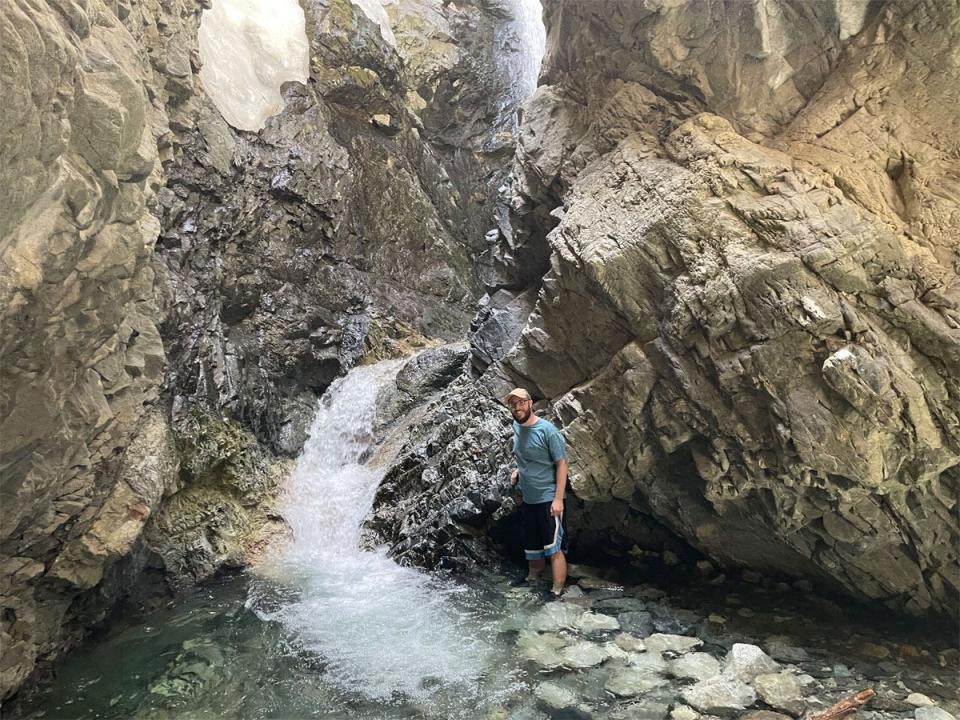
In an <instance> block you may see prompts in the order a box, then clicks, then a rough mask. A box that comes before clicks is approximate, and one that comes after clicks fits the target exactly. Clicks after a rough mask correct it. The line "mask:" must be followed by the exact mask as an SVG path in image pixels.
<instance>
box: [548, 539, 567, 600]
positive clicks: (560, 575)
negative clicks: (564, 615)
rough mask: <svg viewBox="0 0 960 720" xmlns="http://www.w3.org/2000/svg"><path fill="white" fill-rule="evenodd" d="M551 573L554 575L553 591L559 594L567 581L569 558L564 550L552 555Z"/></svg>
mask: <svg viewBox="0 0 960 720" xmlns="http://www.w3.org/2000/svg"><path fill="white" fill-rule="evenodd" d="M550 574H551V575H553V592H555V593H556V594H558V595H559V594H560V593H562V592H563V586H564V584H565V583H566V582H567V558H565V557H564V556H563V551H562V550H561V551H559V552H555V553H554V554H553V555H551V556H550Z"/></svg>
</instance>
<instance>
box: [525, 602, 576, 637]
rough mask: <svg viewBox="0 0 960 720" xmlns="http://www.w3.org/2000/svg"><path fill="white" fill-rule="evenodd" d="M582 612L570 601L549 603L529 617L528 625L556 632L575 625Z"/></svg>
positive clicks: (535, 628) (543, 630)
mask: <svg viewBox="0 0 960 720" xmlns="http://www.w3.org/2000/svg"><path fill="white" fill-rule="evenodd" d="M583 612H584V611H583V608H581V607H578V606H577V605H572V604H570V603H564V602H553V603H549V604H548V605H544V606H543V609H541V610H540V611H539V612H538V613H537V614H536V615H534V616H533V617H532V618H531V619H530V624H529V627H530V629H531V630H539V631H541V632H557V631H558V630H563V629H565V628H573V627H576V624H577V621H578V620H579V619H580V616H581V615H583Z"/></svg>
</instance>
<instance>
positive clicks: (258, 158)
mask: <svg viewBox="0 0 960 720" xmlns="http://www.w3.org/2000/svg"><path fill="white" fill-rule="evenodd" d="M368 6H369V4H359V3H358V4H353V3H350V2H348V1H347V0H332V1H331V2H329V3H327V2H314V3H307V4H305V5H304V10H305V13H306V26H307V35H308V37H309V39H310V46H311V47H310V55H311V69H310V73H311V78H310V82H309V83H308V84H307V85H306V86H303V85H299V84H288V85H285V86H284V92H285V96H286V101H287V106H286V109H285V110H284V112H283V113H281V114H280V115H278V116H276V117H274V118H271V119H269V120H268V121H267V123H266V126H265V128H264V129H263V130H262V131H261V132H260V133H259V134H258V135H252V134H249V133H243V132H237V131H235V130H234V129H232V128H230V127H229V126H228V125H227V123H226V122H225V121H224V120H223V119H222V118H220V116H219V114H218V113H217V112H216V109H215V108H213V107H212V106H211V105H210V104H209V103H207V102H201V101H200V100H199V99H198V100H196V101H195V102H194V115H195V117H196V118H197V120H196V123H195V126H194V127H193V128H192V129H191V130H190V131H189V133H188V145H187V147H186V152H184V153H183V155H181V156H179V157H178V159H177V160H176V162H175V163H174V164H172V165H171V166H170V167H169V168H168V175H169V177H170V180H169V183H168V188H167V189H166V190H165V191H164V192H163V193H162V194H161V197H160V211H161V213H162V220H163V227H164V230H163V232H162V235H161V239H160V244H159V247H160V251H159V255H160V257H161V259H162V261H163V263H164V266H165V268H166V274H167V277H168V279H169V282H170V288H171V291H170V293H169V295H168V296H167V297H166V298H165V301H166V302H165V307H166V308H167V311H168V314H167V320H166V324H165V325H164V334H165V335H166V336H168V337H169V338H170V343H169V345H168V348H167V350H168V353H169V354H170V356H171V364H170V367H171V373H170V376H169V378H168V385H169V387H170V389H171V391H172V393H173V395H174V396H175V400H174V412H175V416H177V417H179V415H180V412H181V408H182V409H183V410H184V411H186V410H188V409H189V408H190V407H192V406H194V405H197V404H206V405H209V406H211V407H215V408H224V409H226V410H228V411H229V412H230V413H231V414H232V415H233V416H234V417H236V418H237V419H238V420H240V421H241V422H242V423H244V424H246V425H247V426H249V427H251V428H252V429H253V430H254V432H255V433H256V434H257V437H258V438H259V439H260V440H261V441H262V442H265V443H267V444H268V445H269V446H270V447H272V448H273V449H274V450H275V451H278V452H282V453H292V452H296V450H297V449H298V448H299V447H300V445H301V444H302V442H303V433H304V431H305V427H306V421H307V420H308V419H309V416H310V414H311V413H312V407H313V402H314V401H315V398H316V397H317V395H319V394H320V393H322V392H323V391H324V390H325V389H326V387H327V386H328V385H329V384H330V382H332V380H333V379H334V378H336V377H337V376H338V375H339V374H341V373H342V372H343V371H344V370H345V369H347V368H349V367H350V366H352V365H353V364H354V363H356V362H357V361H358V360H359V359H360V358H361V357H362V356H363V355H364V354H366V353H368V352H369V351H371V350H374V351H375V348H372V346H371V344H370V343H369V342H367V339H368V338H373V339H374V340H375V341H376V339H377V338H383V337H388V338H389V337H392V338H393V339H394V340H397V339H402V337H403V336H404V334H406V333H411V332H412V333H416V334H419V335H423V336H429V337H433V338H441V339H447V340H453V339H458V338H459V337H462V333H463V331H464V329H465V328H466V326H467V324H468V323H469V318H470V315H471V313H472V307H473V304H474V302H475V300H476V298H477V297H478V296H479V295H480V293H481V292H482V287H481V285H480V281H479V278H478V271H477V267H476V266H477V265H478V262H479V261H480V260H479V258H480V256H481V254H482V253H484V252H486V251H487V250H488V241H487V239H486V230H487V228H488V227H489V225H490V224H491V222H492V221H493V204H494V200H495V199H496V198H497V197H498V195H499V194H500V192H501V188H502V187H503V186H502V181H503V178H504V176H505V170H504V169H503V167H504V166H505V164H506V159H507V158H509V156H510V155H511V153H512V148H513V144H512V138H513V128H514V124H515V122H516V119H515V116H516V113H515V108H516V105H517V98H516V97H515V89H514V87H513V85H512V84H511V83H510V81H509V77H508V76H507V75H506V74H505V73H504V72H503V71H502V70H498V64H497V63H498V62H499V61H498V60H497V59H496V55H497V51H498V48H500V47H502V46H503V44H504V43H506V42H507V40H508V39H509V38H510V37H512V36H514V35H515V34H516V29H515V28H514V27H513V25H512V19H511V18H512V16H511V14H510V8H511V5H510V4H508V3H488V4H484V5H482V6H479V7H473V6H463V7H461V6H459V5H456V6H455V5H449V4H446V3H442V2H439V1H436V2H434V1H427V0H423V1H417V2H412V1H411V2H402V3H396V4H393V3H391V4H388V5H386V9H385V10H384V11H383V13H382V14H377V13H373V17H372V16H371V15H369V14H368V12H371V11H370V7H368ZM509 54H510V53H509V52H507V57H509ZM397 328H401V329H400V330H399V331H398V330H397ZM376 342H378V341H376Z"/></svg>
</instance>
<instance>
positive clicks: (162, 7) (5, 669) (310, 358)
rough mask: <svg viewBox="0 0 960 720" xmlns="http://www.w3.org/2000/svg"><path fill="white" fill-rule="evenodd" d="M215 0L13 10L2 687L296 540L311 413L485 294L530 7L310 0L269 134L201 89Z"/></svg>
mask: <svg viewBox="0 0 960 720" xmlns="http://www.w3.org/2000/svg"><path fill="white" fill-rule="evenodd" d="M210 7H211V3H210V2H209V1H207V2H201V3H192V2H187V1H186V0H173V2H168V1H166V0H164V1H163V2H161V1H160V0H140V1H137V2H133V1H130V0H117V1H114V2H104V1H103V0H83V1H82V2H81V1H79V0H78V1H73V0H56V1H54V0H49V1H40V0H13V2H11V3H6V4H4V6H3V8H2V9H0V47H2V57H3V60H2V62H0V90H2V92H0V95H2V97H3V99H4V102H5V103H6V106H7V109H6V110H5V112H4V113H3V117H2V119H0V176H2V180H3V183H4V185H5V187H6V188H7V192H6V193H5V194H4V196H3V198H2V199H0V238H2V239H0V262H2V265H0V293H2V300H3V302H2V306H0V307H2V309H0V312H2V315H0V329H2V335H3V338H4V341H3V350H2V363H0V397H2V406H0V443H2V448H0V449H2V466H0V470H2V486H0V510H2V523H0V608H2V612H0V646H2V647H3V657H2V660H0V698H3V697H6V696H8V695H9V694H10V693H11V692H13V691H15V689H16V688H17V687H18V686H19V685H20V684H21V683H22V682H23V680H24V679H25V678H26V677H28V676H29V674H30V673H31V672H32V671H33V670H34V668H35V666H37V664H38V662H39V663H43V662H45V661H50V660H52V659H54V658H56V657H57V656H58V655H59V654H61V653H62V652H63V651H64V650H65V649H66V648H68V647H70V646H71V645H72V644H74V643H75V642H76V641H77V640H78V639H79V638H81V637H82V636H83V634H84V633H85V632H86V630H87V629H88V628H89V627H90V626H91V625H93V624H95V623H96V622H98V621H100V620H101V619H102V618H103V617H104V616H105V614H106V613H107V612H108V611H109V610H110V608H112V607H114V606H115V604H116V602H117V601H118V599H120V598H122V597H124V596H125V595H128V594H130V593H131V592H132V593H134V594H137V593H146V592H147V591H148V589H149V588H150V586H152V584H153V581H154V580H156V579H160V581H161V582H160V584H161V585H167V584H172V585H173V586H178V585H182V584H186V583H190V582H194V581H196V580H200V579H203V578H205V577H209V576H210V575H211V574H213V573H215V572H217V571H219V570H220V569H222V568H224V567H232V566H237V565H242V564H243V563H245V562H246V561H247V560H248V559H249V557H250V556H251V555H252V554H254V553H256V552H257V550H258V549H259V548H260V547H262V545H263V543H264V542H265V541H266V539H267V538H269V537H271V536H276V535H277V533H279V532H282V531H283V523H282V521H281V519H280V518H278V517H276V516H275V515H273V514H272V513H271V512H270V503H271V498H272V497H273V496H275V495H276V493H277V492H278V491H279V489H280V487H281V483H282V480H283V477H284V475H285V473H286V472H287V470H288V467H289V460H288V458H289V457H290V456H292V455H294V454H296V452H297V451H298V450H299V448H300V446H301V444H302V442H303V439H304V435H305V430H306V425H307V422H308V420H309V418H310V415H311V414H312V412H313V409H314V407H315V401H316V398H317V397H318V396H319V395H320V394H322V392H323V391H324V390H325V389H326V387H327V386H328V385H329V383H330V382H331V381H332V380H333V379H334V378H335V377H336V376H337V375H339V374H341V373H342V372H344V371H345V370H346V369H348V368H349V367H350V366H352V365H353V364H355V363H357V362H361V361H367V360H372V359H376V358H379V357H386V356H391V355H396V354H400V353H402V352H406V351H408V350H409V349H410V347H413V346H418V345H426V344H431V343H436V342H439V341H440V340H442V339H445V338H446V339H451V338H458V337H461V336H462V334H463V332H464V330H465V329H466V327H467V325H468V323H469V320H470V317H471V315H472V308H473V304H474V302H475V300H476V298H477V297H478V296H479V295H480V294H481V292H482V285H481V282H480V279H479V278H480V270H479V269H478V268H480V267H482V266H483V260H482V259H481V256H483V255H484V254H485V253H486V254H487V255H489V249H490V242H492V239H488V238H487V230H488V229H489V227H490V226H491V225H492V224H493V223H494V205H495V201H496V199H497V198H498V197H499V196H500V194H501V193H502V192H503V191H504V187H505V186H504V178H505V177H506V175H507V171H508V169H509V168H508V165H509V163H508V159H509V158H510V157H511V156H512V153H513V147H514V131H515V127H516V107H517V104H518V102H519V95H518V90H517V84H516V77H514V76H512V75H511V73H514V72H519V70H518V67H519V65H518V61H515V57H519V55H520V54H521V49H522V48H521V44H520V42H519V39H518V35H517V32H518V28H517V24H516V22H515V7H516V5H515V4H514V3H509V2H502V3H501V2H496V1H491V2H484V3H481V4H479V5H476V6H474V5H472V4H470V5H467V4H464V5H460V4H450V3H445V2H442V1H441V0H436V1H434V0H409V1H408V0H404V2H400V3H388V4H387V5H386V6H385V7H381V8H380V10H381V11H382V12H381V13H380V14H379V15H378V14H377V13H372V15H371V8H373V5H372V4H371V3H352V2H348V1H347V0H330V1H329V2H326V1H322V0H310V1H305V2H303V3H301V7H302V10H303V13H304V20H305V26H306V27H305V29H306V40H307V42H308V44H309V77H308V79H307V82H306V83H301V82H289V83H286V84H284V85H283V86H282V87H281V88H280V91H281V93H282V96H283V107H282V109H281V111H280V112H279V114H278V115H275V116H273V117H271V118H268V119H267V120H266V121H265V125H264V127H263V128H262V129H261V130H260V131H259V132H253V131H244V130H238V129H237V128H235V127H232V126H230V125H229V124H228V122H227V121H226V120H225V119H224V117H223V116H222V115H221V114H220V111H219V110H218V108H217V106H216V105H215V104H214V102H212V100H211V98H210V96H209V95H208V93H207V92H206V89H205V87H204V84H203V83H204V81H203V80H202V79H201V77H202V76H201V73H202V70H203V58H202V57H201V53H200V51H199V46H198V28H199V26H200V23H201V16H202V12H203V10H204V8H208V9H209V8H210ZM373 9H374V10H375V9H376V8H373ZM251 32H253V36H257V32H256V28H252V30H251ZM301 32H302V31H301ZM206 77H208V78H209V77H210V76H209V75H207V76H206ZM208 82H215V81H214V80H208Z"/></svg>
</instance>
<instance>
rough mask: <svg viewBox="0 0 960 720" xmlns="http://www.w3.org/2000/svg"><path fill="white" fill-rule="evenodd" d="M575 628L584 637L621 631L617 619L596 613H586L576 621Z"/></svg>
mask: <svg viewBox="0 0 960 720" xmlns="http://www.w3.org/2000/svg"><path fill="white" fill-rule="evenodd" d="M575 626H576V628H577V629H578V630H579V631H580V632H582V633H583V634H584V635H591V634H593V633H598V632H605V631H610V630H619V629H620V623H619V622H618V621H617V619H616V618H613V617H610V616H609V615H600V614H597V613H594V612H585V613H584V614H583V615H581V616H580V619H579V620H577V621H576V624H575Z"/></svg>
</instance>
